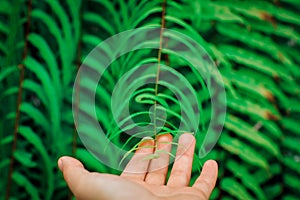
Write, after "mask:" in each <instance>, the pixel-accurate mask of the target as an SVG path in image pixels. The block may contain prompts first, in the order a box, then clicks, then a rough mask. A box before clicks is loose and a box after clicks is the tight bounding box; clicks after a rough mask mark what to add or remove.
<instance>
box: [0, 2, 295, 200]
mask: <svg viewBox="0 0 300 200" xmlns="http://www.w3.org/2000/svg"><path fill="white" fill-rule="evenodd" d="M299 6H300V4H299V2H298V1H296V0H280V1H272V0H266V1H261V0H245V1H242V0H226V1H224V0H182V1H171V0H167V2H166V8H165V10H166V15H165V22H166V24H165V27H166V28H169V29H172V30H177V31H179V32H181V33H183V34H186V35H187V36H189V37H191V38H192V39H194V40H195V41H197V43H198V44H200V45H202V46H203V47H204V48H205V50H206V51H207V52H208V53H209V54H210V55H211V56H212V57H213V60H214V62H215V63H216V65H217V67H218V69H219V71H220V73H221V74H222V78H223V80H224V84H225V89H226V94H227V107H228V110H227V116H226V121H225V126H224V130H223V133H222V135H221V137H220V139H219V142H218V144H217V146H216V147H215V148H214V149H213V150H212V151H211V152H210V153H209V154H208V155H207V156H206V157H205V158H202V159H200V158H198V157H195V162H194V166H193V173H192V175H193V176H192V180H195V178H196V177H197V176H198V174H199V170H200V166H201V164H203V163H204V161H205V160H207V159H216V160H217V161H218V163H219V167H220V171H219V182H218V184H217V186H216V189H215V191H214V193H213V195H212V198H213V199H297V198H299V196H300V192H299V184H300V182H299V180H300V171H299V169H300V150H299V142H300V131H299V121H300V117H299V116H300V103H299V102H300V89H299V88H300V69H299V66H300V57H299V54H300V20H299V19H300V15H299V13H300V7H299ZM162 11H163V7H162V0H151V1H147V0H142V1H140V0H126V1H125V0H112V1H110V0H86V1H85V0H84V1H81V0H66V1H59V0H54V1H52V0H45V1H38V0H27V1H25V0H12V1H0V91H1V92H0V103H1V105H2V106H1V108H0V116H1V118H0V158H1V159H0V177H1V180H0V188H6V185H7V184H8V182H9V181H8V180H12V184H11V191H10V199H66V198H67V197H68V190H67V187H66V184H65V182H64V181H63V178H62V175H61V173H60V172H59V171H58V169H57V164H56V163H57V159H58V158H59V157H60V156H62V155H74V156H76V157H77V158H79V159H80V160H82V161H83V162H84V164H85V165H86V166H87V167H88V168H89V169H91V170H95V171H99V172H109V173H116V174H117V173H119V172H118V171H116V170H114V169H110V168H109V167H107V166H105V165H103V164H101V163H100V162H99V161H98V160H97V159H95V158H94V157H93V156H92V155H91V154H90V153H89V152H88V151H87V150H86V149H85V148H84V146H83V144H82V142H81V140H80V139H79V138H78V137H77V136H76V132H75V128H74V122H73V115H72V98H71V97H72V92H73V84H74V81H75V77H76V74H77V70H78V67H79V65H80V63H81V62H82V61H83V60H84V59H85V58H86V57H87V55H88V54H89V53H90V51H91V50H92V49H93V48H94V47H95V46H96V45H98V44H99V42H101V41H103V40H105V39H106V38H108V37H110V36H112V35H115V34H117V33H119V32H121V31H125V30H129V29H134V28H139V27H160V26H161V21H162V15H161V13H162ZM126 42H128V41H124V43H123V44H120V46H121V45H126V44H128V43H126ZM147 42H151V41H145V43H147ZM141 45H142V44H141ZM105 52H106V54H105V56H107V57H114V56H116V55H117V52H112V51H111V49H109V48H106V51H105ZM151 62H157V51H153V50H145V49H144V50H141V51H137V52H132V53H129V54H126V55H123V56H121V57H120V58H118V60H116V61H115V62H113V63H112V64H111V66H110V68H109V69H108V70H107V71H106V72H105V73H104V75H103V79H102V80H101V81H100V84H99V85H100V86H99V87H97V88H96V100H97V102H101V104H100V103H99V104H97V107H96V114H97V118H98V120H99V123H100V124H101V125H102V127H103V129H104V130H105V132H106V136H107V138H109V139H110V140H111V141H112V142H114V144H116V145H117V146H118V147H120V148H122V149H124V150H127V151H132V150H134V148H136V144H138V142H139V139H137V138H134V137H133V136H132V137H129V136H126V135H125V134H124V133H122V131H121V130H120V129H118V128H117V125H116V123H115V122H114V121H113V120H111V119H113V116H112V114H113V113H111V112H110V111H111V94H112V92H113V89H114V87H115V86H116V84H117V82H118V80H119V78H120V77H122V76H123V75H124V74H125V73H127V72H128V71H130V70H131V69H132V68H133V67H134V66H138V65H140V64H147V63H151ZM95 63H97V62H96V61H95ZM95 63H94V64H95ZM161 63H162V64H170V65H171V66H173V67H174V69H175V70H177V73H182V74H184V76H185V77H187V78H188V80H189V81H190V83H191V85H192V86H193V87H195V86H198V88H197V90H196V91H195V92H196V96H197V100H198V102H200V103H201V106H200V107H199V109H200V113H201V116H203V118H201V121H200V125H199V130H200V133H204V132H205V131H206V130H207V125H208V122H209V119H210V117H211V114H210V112H211V108H210V104H209V101H210V97H209V95H208V92H207V90H206V89H205V88H206V87H205V83H204V82H203V79H202V78H201V77H199V76H197V75H195V73H194V71H192V70H189V68H188V66H187V64H186V63H184V61H183V60H182V59H180V56H179V55H177V54H176V53H174V52H172V51H168V50H167V49H164V50H163V52H162V59H161ZM89 64H90V65H91V67H95V65H93V63H89ZM175 70H174V71H175ZM23 73H24V74H23ZM23 75H24V76H23ZM144 76H146V75H145V74H144ZM89 85H91V84H87V88H86V90H85V91H84V92H83V94H85V92H87V93H88V92H89V90H91V89H92V88H89V87H88V86H89ZM129 86H130V85H129ZM168 86H171V85H168ZM175 89H176V88H175ZM155 92H156V91H155V90H154V87H153V85H148V86H147V87H144V88H139V90H137V91H135V93H134V94H133V96H131V97H134V98H135V99H134V98H133V99H130V101H131V103H132V105H133V106H131V107H130V109H131V111H132V115H131V117H132V118H134V119H135V121H136V122H137V123H138V124H140V125H144V124H145V122H147V120H148V121H149V113H150V114H151V111H149V110H148V109H149V107H150V106H151V105H153V103H154V102H159V103H160V104H161V105H163V106H166V108H167V115H168V117H169V118H168V119H167V121H168V122H169V123H168V126H167V127H164V129H162V132H161V134H162V133H165V132H171V133H173V135H174V137H175V138H177V136H178V134H177V133H176V127H177V123H178V121H179V120H180V119H181V116H179V115H178V112H180V105H179V102H178V100H177V99H176V97H175V96H174V95H173V96H172V94H171V92H170V90H168V89H166V88H164V87H162V88H159V92H158V94H156V93H155ZM119 95H121V96H122V95H125V93H123V94H122V93H120V94H119ZM122 100H123V99H121V98H120V99H118V102H117V103H119V105H120V112H121V108H122V107H124V106H126V105H125V104H126V103H128V102H125V101H122ZM85 106H86V107H85ZM86 108H87V109H88V105H81V107H80V108H78V109H79V110H78V112H79V111H80V112H84V111H88V110H86ZM145 110H146V111H145ZM86 114H87V115H88V114H89V113H88V112H87V113H86ZM114 114H116V115H117V114H118V113H114ZM103 116H105V117H103ZM75 117H76V116H75ZM126 120H127V119H125V121H123V122H124V124H126V123H125V122H126ZM186 123H192V122H190V121H189V120H187V121H186ZM83 128H86V130H87V131H89V132H90V131H91V137H96V135H93V134H92V133H93V130H94V129H93V127H83ZM126 128H127V129H131V128H133V127H126ZM14 133H16V134H14ZM200 133H199V134H196V135H197V151H199V150H200V145H201V142H202V141H201V139H202V136H199V135H201V134H200ZM139 134H140V135H141V134H144V133H136V136H137V135H139ZM145 134H146V133H145ZM148 134H149V133H148ZM15 135H16V136H17V140H16V138H15ZM146 135H147V134H146ZM198 136H199V137H198ZM14 142H16V147H15V148H13V144H14ZM103 145H104V146H105V144H103ZM175 145H176V144H175ZM175 145H174V146H175ZM94 150H95V151H96V150H97V149H94ZM108 155H111V156H110V157H111V159H112V160H113V156H114V155H115V154H114V152H108ZM11 156H13V158H14V163H13V168H12V169H13V170H12V174H10V173H9V169H10V163H11V162H12V161H11ZM112 162H113V161H112ZM5 193H6V191H5V189H2V190H0V199H2V198H5Z"/></svg>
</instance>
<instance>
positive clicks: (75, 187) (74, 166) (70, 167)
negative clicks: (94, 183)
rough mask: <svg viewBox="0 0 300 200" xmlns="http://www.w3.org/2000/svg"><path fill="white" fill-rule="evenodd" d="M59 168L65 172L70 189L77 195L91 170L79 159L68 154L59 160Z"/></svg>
mask: <svg viewBox="0 0 300 200" xmlns="http://www.w3.org/2000/svg"><path fill="white" fill-rule="evenodd" d="M58 168H59V169H60V170H61V172H62V173H63V176H64V179H65V181H66V182H67V184H68V186H69V188H70V190H71V191H72V192H73V194H74V195H75V196H76V193H78V191H80V190H81V187H80V185H83V182H85V179H86V177H87V175H88V174H89V172H88V171H87V170H86V169H84V167H83V165H82V163H81V162H80V161H79V160H77V159H75V158H71V157H68V156H63V157H61V158H60V159H59V160H58Z"/></svg>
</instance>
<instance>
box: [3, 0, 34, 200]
mask: <svg viewBox="0 0 300 200" xmlns="http://www.w3.org/2000/svg"><path fill="white" fill-rule="evenodd" d="M27 8H28V9H27V10H28V15H27V22H26V32H25V46H24V50H23V55H22V61H23V60H25V59H26V57H27V54H28V35H29V31H30V19H31V11H32V1H31V0H29V1H28V7H27ZM18 68H19V69H20V78H19V90H18V99H17V106H16V118H15V125H14V140H13V144H12V155H11V157H10V165H9V172H8V181H7V187H6V195H5V199H6V200H8V199H9V197H10V190H11V184H12V174H13V171H14V163H15V157H14V152H15V151H16V148H17V140H18V131H19V122H20V107H21V104H22V94H23V81H24V77H25V67H24V65H23V64H19V65H18Z"/></svg>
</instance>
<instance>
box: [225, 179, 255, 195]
mask: <svg viewBox="0 0 300 200" xmlns="http://www.w3.org/2000/svg"><path fill="white" fill-rule="evenodd" d="M220 186H221V188H222V189H223V190H226V191H227V192H228V193H230V194H231V195H232V196H234V197H235V198H237V199H253V197H252V196H251V195H250V194H249V193H248V192H247V189H246V188H245V187H244V186H243V185H242V184H240V183H239V182H237V181H236V180H235V179H233V178H227V177H226V178H223V179H222V180H221V184H220Z"/></svg>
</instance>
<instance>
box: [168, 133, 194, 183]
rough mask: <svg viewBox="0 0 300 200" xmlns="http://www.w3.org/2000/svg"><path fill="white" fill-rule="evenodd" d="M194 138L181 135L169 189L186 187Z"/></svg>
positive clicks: (192, 154)
mask: <svg viewBox="0 0 300 200" xmlns="http://www.w3.org/2000/svg"><path fill="white" fill-rule="evenodd" d="M194 150H195V137H194V136H193V135H191V134H187V133H186V134H182V135H181V136H180V138H179V142H178V148H177V152H176V158H175V162H174V165H173V168H172V171H171V174H170V178H169V180H168V183H167V185H168V186H171V187H184V186H188V185H189V182H190V178H191V170H192V163H193V156H194Z"/></svg>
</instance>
